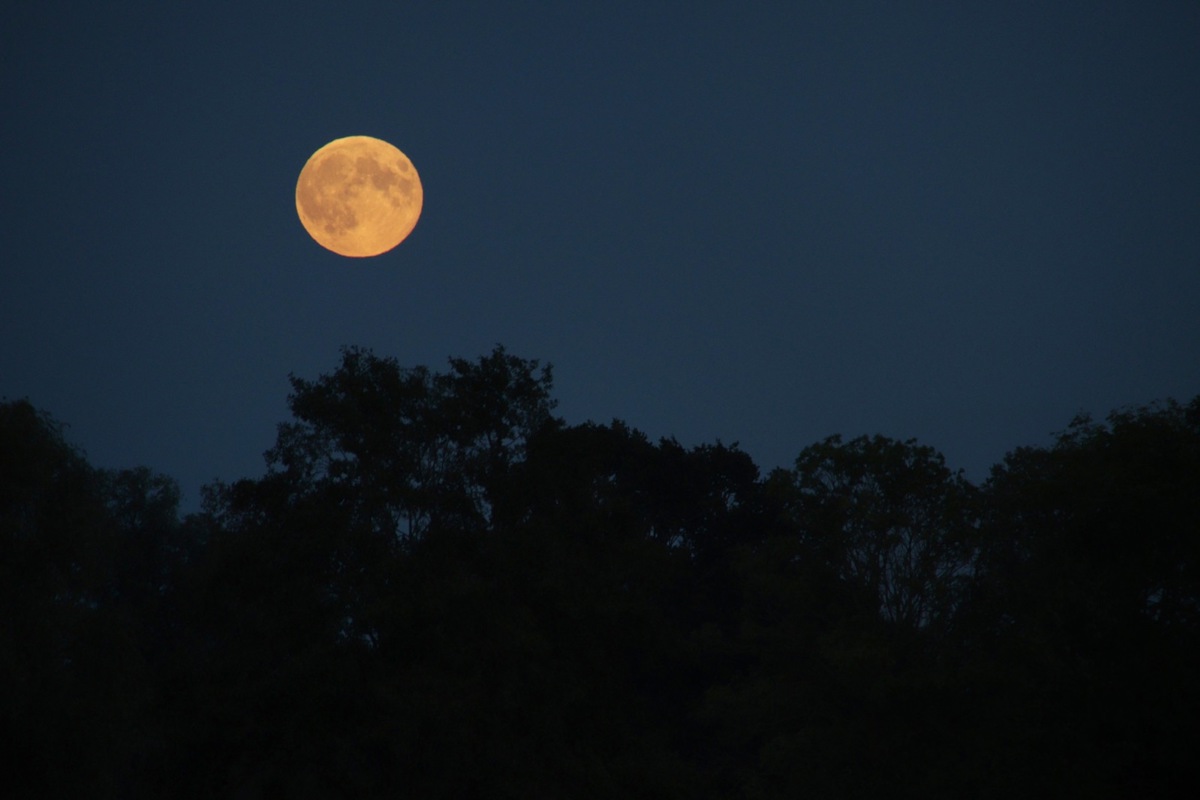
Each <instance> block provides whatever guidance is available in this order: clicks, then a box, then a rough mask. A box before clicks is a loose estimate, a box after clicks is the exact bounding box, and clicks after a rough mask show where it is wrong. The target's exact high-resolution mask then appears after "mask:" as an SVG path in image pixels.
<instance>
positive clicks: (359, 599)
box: [0, 347, 1200, 798]
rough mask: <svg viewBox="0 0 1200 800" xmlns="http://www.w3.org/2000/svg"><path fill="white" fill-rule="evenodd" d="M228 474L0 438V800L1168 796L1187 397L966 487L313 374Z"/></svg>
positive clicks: (1197, 495) (1193, 775)
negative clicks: (202, 480)
mask: <svg viewBox="0 0 1200 800" xmlns="http://www.w3.org/2000/svg"><path fill="white" fill-rule="evenodd" d="M289 406H290V409H291V414H292V416H291V419H290V420H288V421H286V422H284V423H283V424H281V425H280V427H279V431H278V437H277V440H276V443H275V445H274V447H272V448H271V449H270V450H269V451H268V453H267V454H266V465H265V470H264V472H263V474H262V475H261V476H260V477H258V478H253V479H247V480H241V481H237V482H234V483H232V484H220V483H218V484H215V485H213V486H210V487H208V489H207V497H206V501H205V505H204V508H203V510H202V511H201V512H200V513H196V514H191V515H188V516H186V517H182V518H181V515H180V513H179V489H178V487H177V486H176V484H175V483H174V481H172V480H171V479H170V478H169V477H167V476H164V475H160V474H157V473H155V472H153V471H152V470H150V469H147V468H145V467H138V468H133V469H125V470H103V469H97V468H95V467H92V466H91V465H90V464H89V463H88V461H87V459H86V457H85V456H84V455H83V454H82V453H81V452H80V451H79V450H77V449H76V448H75V447H73V446H72V445H71V444H70V443H69V442H67V441H66V439H65V437H64V435H63V428H62V426H61V425H60V424H58V423H57V422H56V421H54V420H53V419H52V418H51V417H49V416H48V415H47V414H45V413H44V412H42V411H39V410H38V409H36V408H35V407H34V406H33V405H31V404H30V403H29V402H28V401H24V400H18V401H14V402H4V403H0V577H2V578H3V580H2V581H0V587H2V588H0V597H2V598H3V609H0V611H2V614H0V619H2V622H0V664H2V665H3V667H2V668H3V670H4V674H3V675H2V676H0V678H2V681H0V685H2V688H0V693H2V696H3V703H2V706H0V707H2V708H3V712H4V715H3V720H4V725H5V735H6V741H8V742H10V743H11V747H12V749H11V751H10V752H11V753H12V754H13V755H15V759H13V762H14V763H16V764H17V767H16V768H15V769H14V770H11V771H10V774H9V775H8V777H7V778H6V784H7V788H9V789H11V791H10V792H8V795H9V796H13V797H44V796H87V797H101V798H102V797H121V798H135V797H143V796H145V797H158V796H163V795H166V796H172V797H191V796H195V797H212V796H224V797H237V798H267V797H280V796H287V797H321V798H329V797H347V798H350V797H354V798H362V797H397V796H417V797H455V798H461V797H530V796H534V797H538V796H546V797H555V796H559V797H584V798H586V797H596V798H602V797H603V798H606V797H643V796H644V797H680V798H683V797H687V798H697V797H699V798H704V797H712V798H731V797H733V798H739V797H740V798H775V797H780V798H783V797H787V798H791V797H797V796H836V797H853V796H877V795H880V794H884V793H886V794H888V795H889V796H895V795H900V796H913V797H922V798H928V797H938V796H948V797H961V796H973V797H1011V796H1014V795H1018V794H1030V793H1039V794H1041V793H1045V792H1050V791H1055V792H1058V793H1063V794H1071V795H1078V796H1091V797H1144V796H1158V797H1167V796H1185V795H1186V793H1187V792H1188V791H1189V790H1190V789H1194V787H1195V785H1197V784H1198V779H1200V775H1197V767H1196V766H1195V759H1194V758H1193V755H1192V753H1191V750H1190V742H1191V741H1194V740H1195V739H1196V738H1197V735H1198V734H1200V730H1198V729H1200V690H1198V688H1197V683H1196V680H1195V675H1194V673H1195V669H1196V665H1197V664H1200V563H1198V557H1200V398H1197V399H1195V400H1192V401H1191V402H1190V403H1186V404H1182V403H1178V402H1175V401H1166V402H1164V403H1161V404H1158V405H1154V406H1148V407H1143V408H1133V409H1123V410H1118V411H1116V412H1114V413H1112V414H1111V415H1110V416H1109V417H1108V418H1106V419H1105V420H1103V421H1095V420H1092V419H1090V418H1086V417H1081V418H1078V419H1076V420H1074V421H1072V422H1071V423H1070V425H1069V426H1068V427H1067V428H1066V429H1065V430H1064V431H1063V432H1062V433H1061V434H1059V435H1058V436H1057V438H1056V439H1055V440H1054V441H1053V443H1052V444H1050V445H1049V446H1045V447H1018V448H1016V449H1014V450H1013V451H1011V452H1010V453H1009V454H1008V455H1007V456H1006V457H1005V458H1004V460H1003V461H1002V462H1001V463H1000V464H997V465H996V466H995V467H994V468H993V469H992V472H991V474H990V476H989V477H988V479H987V480H986V481H984V482H983V483H982V484H980V485H975V484H972V483H971V482H970V481H968V480H967V479H966V478H965V477H964V476H963V475H962V473H956V472H953V471H951V470H950V469H949V468H948V467H947V466H946V464H945V460H944V458H943V457H942V455H941V454H940V453H938V452H937V451H936V450H934V449H933V448H931V447H929V446H926V445H922V444H920V443H919V442H916V441H912V440H907V441H899V440H895V439H890V438H888V437H886V436H881V435H874V436H859V437H857V438H851V439H843V438H842V437H839V436H832V437H829V438H827V439H825V440H823V441H820V442H817V443H814V444H811V445H809V446H807V447H804V448H802V449H801V450H800V451H799V455H798V457H797V459H796V461H795V464H794V466H793V467H791V468H788V469H777V470H774V471H772V472H771V473H770V474H768V475H766V476H763V475H761V474H760V471H759V469H758V467H757V466H756V465H755V464H754V462H753V461H752V459H751V458H750V457H749V456H748V455H747V454H746V453H744V452H743V451H741V450H740V449H739V448H738V447H737V446H736V445H725V444H722V443H719V442H717V443H713V444H702V445H699V446H694V447H686V446H684V445H682V444H680V443H679V442H677V441H675V440H673V439H662V440H659V441H657V442H656V441H652V440H650V439H649V438H648V437H647V436H645V435H644V434H643V433H641V432H639V431H637V430H636V429H634V428H632V427H630V426H629V425H628V424H626V423H624V422H622V421H619V420H613V421H611V422H609V423H607V424H600V423H596V422H585V423H582V424H568V423H567V422H566V421H565V420H563V419H561V418H558V417H556V416H554V407H555V406H554V400H553V383H552V371H551V369H550V367H549V366H542V365H540V364H539V363H538V362H537V361H532V360H525V359H521V358H517V357H515V356H512V355H510V354H509V353H507V352H506V351H505V350H504V349H503V348H500V347H497V348H496V349H495V350H493V351H492V352H491V353H490V354H488V355H486V356H483V357H481V358H479V359H477V360H474V361H470V360H464V359H451V360H450V362H449V365H448V369H446V370H444V371H441V372H437V371H434V370H431V369H428V368H426V367H402V366H401V365H400V364H399V363H398V362H396V361H395V360H394V359H391V358H385V357H380V356H377V355H375V354H374V353H372V352H371V351H369V350H365V349H361V348H348V349H346V350H345V351H343V353H342V357H341V361H340V363H339V364H338V365H337V366H336V367H335V369H334V370H333V371H332V372H330V373H329V374H326V375H322V376H319V377H317V378H315V379H307V378H298V377H293V378H292V393H291V395H290V397H289Z"/></svg>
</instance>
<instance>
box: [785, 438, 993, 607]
mask: <svg viewBox="0 0 1200 800" xmlns="http://www.w3.org/2000/svg"><path fill="white" fill-rule="evenodd" d="M788 479H790V481H791V483H792V486H793V487H794V490H795V498H794V501H793V513H794V514H795V515H796V521H797V524H798V525H799V527H800V528H801V529H802V531H803V535H805V536H807V537H809V538H810V539H811V540H812V541H813V543H814V544H815V546H816V550H817V551H818V552H820V553H822V555H823V557H824V558H826V559H827V560H828V561H829V563H830V564H832V565H834V566H835V567H836V569H837V571H838V572H839V574H840V575H841V576H842V577H843V578H844V579H845V580H847V581H850V582H851V583H853V584H855V585H857V586H860V587H862V588H863V589H864V590H865V591H866V592H867V594H868V596H869V597H871V598H872V599H873V600H874V602H875V603H877V604H878V608H879V611H880V613H881V614H882V615H883V618H884V619H886V620H888V621H891V622H896V623H899V624H901V625H905V626H910V627H914V628H924V627H927V626H930V625H938V624H941V623H943V622H945V621H946V620H947V619H948V618H949V616H950V615H952V614H953V613H954V611H955V608H956V606H957V602H958V598H959V595H960V591H961V588H962V586H963V584H964V582H965V581H966V580H967V579H968V578H969V576H970V571H971V564H972V558H973V556H974V549H975V541H974V540H975V536H974V533H975V529H976V520H975V513H976V511H975V508H974V506H973V495H974V487H972V486H971V484H970V483H969V482H968V481H967V480H966V479H965V478H964V477H963V476H962V474H961V472H960V473H952V472H951V471H950V470H949V469H948V468H947V467H946V465H945V459H944V458H943V457H942V455H941V454H940V453H938V452H936V451H935V450H934V449H933V448H931V447H927V446H922V445H918V444H917V443H916V442H915V441H913V440H909V441H906V442H899V441H896V440H894V439H888V438H886V437H882V436H874V437H870V438H868V437H865V436H863V437H859V438H856V439H853V440H851V441H849V442H843V441H842V440H841V437H840V436H832V437H829V438H827V439H825V440H824V441H823V442H820V443H818V444H814V445H810V446H809V447H806V448H805V449H804V450H803V451H802V452H801V453H800V456H799V457H798V458H797V459H796V466H795V469H794V470H792V471H791V473H790V474H777V475H776V476H775V480H777V481H779V480H788Z"/></svg>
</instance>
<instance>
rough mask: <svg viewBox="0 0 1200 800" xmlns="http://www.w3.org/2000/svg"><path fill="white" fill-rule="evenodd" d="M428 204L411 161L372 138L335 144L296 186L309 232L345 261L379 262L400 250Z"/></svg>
mask: <svg viewBox="0 0 1200 800" xmlns="http://www.w3.org/2000/svg"><path fill="white" fill-rule="evenodd" d="M424 201H425V193H424V191H423V190H422V189H421V179H420V178H419V177H418V176H417V170H416V169H415V168H414V167H413V165H412V162H411V161H409V160H408V156H406V155H404V153H401V152H400V151H399V150H397V149H396V148H395V147H393V146H392V145H390V144H388V143H387V142H385V141H383V140H382V139H375V138H372V137H370V136H347V137H345V138H344V139H334V140H333V141H332V142H330V143H329V144H327V145H325V146H324V147H322V148H321V149H320V150H318V151H317V152H315V153H313V154H312V157H311V158H309V159H308V163H307V164H305V165H304V169H302V170H300V179H299V180H298V181H296V213H297V214H299V215H300V222H301V224H303V225H304V229H305V230H306V231H308V233H309V235H310V236H312V237H313V238H314V239H316V240H317V243H318V244H319V245H321V246H322V247H324V248H327V249H329V250H332V251H333V252H335V253H338V254H339V255H343V256H353V257H357V258H362V257H366V256H377V255H379V254H380V253H386V252H387V251H388V250H391V249H392V248H393V247H395V246H396V245H398V244H400V242H402V241H404V238H405V237H406V236H408V234H410V233H412V229H413V228H414V227H415V226H416V224H417V217H419V216H421V206H422V204H423V203H424Z"/></svg>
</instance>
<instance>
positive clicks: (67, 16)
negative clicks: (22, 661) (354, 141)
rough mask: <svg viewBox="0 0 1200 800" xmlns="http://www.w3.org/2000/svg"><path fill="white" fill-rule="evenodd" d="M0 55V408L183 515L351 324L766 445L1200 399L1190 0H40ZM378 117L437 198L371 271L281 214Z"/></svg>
mask: <svg viewBox="0 0 1200 800" xmlns="http://www.w3.org/2000/svg"><path fill="white" fill-rule="evenodd" d="M0 79H2V83H0V145H2V146H3V153H4V165H5V166H4V179H3V187H4V206H3V208H4V211H3V213H2V214H0V226H2V227H0V231H2V234H3V244H2V249H0V396H6V397H8V398H9V399H15V398H18V397H28V398H29V399H30V400H32V401H33V402H34V403H35V404H36V405H38V406H39V407H41V408H44V409H46V410H48V411H50V412H51V413H52V414H54V415H55V416H56V417H58V418H59V419H61V420H63V421H65V422H67V423H69V425H70V428H69V430H68V436H69V438H70V439H71V440H72V441H74V442H76V443H77V444H79V445H80V446H82V447H83V448H84V449H85V451H86V452H87V454H88V456H89V457H90V458H91V459H92V460H93V462H94V463H96V464H98V465H101V466H110V467H118V466H132V465H136V464H145V465H148V466H151V467H153V468H155V469H157V470H160V471H163V472H166V473H168V474H171V475H173V476H175V477H176V478H178V479H179V480H180V481H181V484H182V486H183V489H184V492H185V494H186V504H187V505H188V506H189V507H192V506H194V504H195V502H196V499H197V496H198V489H199V486H200V484H201V483H203V482H206V481H208V480H210V479H213V478H218V477H219V478H222V479H226V480H232V479H235V478H238V477H242V476H245V475H256V474H259V473H260V472H261V470H262V460H261V453H262V451H263V450H265V449H266V448H267V447H269V446H270V445H271V443H272V442H273V440H274V432H275V425H276V424H277V423H278V422H281V421H283V420H284V419H286V396H287V393H288V388H289V387H288V383H287V375H288V373H289V372H294V373H296V374H298V375H301V376H305V377H315V376H316V375H318V374H320V373H323V372H328V371H330V370H332V369H333V368H334V367H335V366H336V364H337V360H338V349H339V347H340V346H342V345H349V344H357V345H364V346H369V347H372V348H374V349H375V350H376V352H378V353H380V354H383V355H391V356H395V357H396V358H397V359H399V360H400V362H401V363H403V364H408V365H415V364H427V365H429V366H431V367H434V368H439V369H440V368H442V367H444V365H445V363H446V358H447V357H449V356H463V357H467V358H475V357H476V356H479V355H483V354H485V353H487V352H489V351H490V350H491V348H492V347H493V345H495V344H496V343H502V344H504V345H505V346H506V347H507V348H508V350H509V351H510V352H512V353H514V354H516V355H520V356H523V357H527V358H538V359H541V360H543V361H550V362H552V363H553V364H554V366H555V370H556V385H557V397H558V399H559V401H560V405H559V412H560V413H561V414H562V415H563V416H564V417H565V418H566V419H567V420H568V421H569V422H572V423H574V422H582V421H584V420H587V419H594V420H596V421H600V422H607V421H609V420H611V419H612V418H614V417H618V418H621V419H624V420H626V421H628V422H629V423H630V424H631V425H633V426H635V427H637V428H640V429H642V430H644V431H646V432H647V433H648V434H649V435H651V436H652V437H658V436H667V435H674V436H676V437H677V438H678V439H679V440H680V441H681V442H682V443H684V444H685V445H694V444H700V443H703V442H712V441H715V440H717V439H718V438H719V439H721V440H722V441H725V442H727V443H728V442H733V441H737V442H740V443H741V445H742V447H743V448H744V449H745V450H746V451H747V452H749V453H750V454H751V455H752V456H753V457H754V459H755V460H756V461H757V462H758V464H759V465H760V466H761V467H763V468H764V470H765V469H769V468H771V467H774V466H778V465H784V464H789V463H790V462H791V461H792V459H793V458H794V457H795V456H796V454H797V453H798V452H799V451H800V449H801V448H803V447H804V446H805V445H807V444H810V443H812V442H814V441H817V440H818V439H820V438H822V437H824V436H826V435H828V434H831V433H836V432H840V433H843V434H845V435H847V436H854V435H857V434H861V433H883V434H886V435H889V436H893V437H896V438H908V437H916V438H918V439H919V440H921V441H922V442H923V443H926V444H930V445H933V446H935V447H937V448H938V449H940V450H941V451H942V452H943V453H945V454H946V456H947V459H948V461H949V463H950V465H951V466H952V467H955V468H959V467H961V468H964V469H966V470H967V472H968V475H969V477H971V478H972V479H975V480H979V479H982V478H983V477H984V476H985V475H986V470H987V467H988V466H989V465H990V464H992V463H994V462H996V461H998V460H999V459H1000V458H1001V457H1002V456H1003V454H1004V453H1005V452H1006V451H1007V450H1010V449H1012V448H1013V447H1015V446H1017V445H1021V444H1042V443H1046V442H1047V441H1049V434H1050V433H1051V432H1052V431H1055V430H1059V429H1061V428H1063V427H1065V425H1066V424H1067V422H1068V421H1069V420H1070V418H1071V417H1072V416H1073V415H1074V414H1075V413H1076V412H1079V411H1089V412H1093V413H1096V414H1103V413H1105V412H1107V411H1108V410H1110V409H1112V408H1114V407H1118V406H1123V405H1127V404H1140V403H1145V402H1149V401H1151V400H1154V399H1156V398H1162V397H1168V396H1171V397H1176V398H1178V399H1181V400H1182V399H1187V398H1190V397H1192V396H1194V395H1195V394H1197V393H1200V3H1196V2H1193V1H1192V0H1188V1H1187V2H1177V3H1167V2H1150V1H1149V0H1139V1H1138V2H1120V3H1116V2H1055V3H1045V2H1036V3H1035V2H1028V3H1024V2H1005V3H996V2H978V3H974V2H966V1H965V0H957V1H956V2H920V3H905V2H872V3H856V2H848V0H834V1H833V2H820V3H799V2H779V3H758V2H746V1H745V0H743V1H742V2H728V3H699V2H697V3H670V4H667V3H655V2H646V0H639V2H632V3H603V4H601V3H550V2H547V3H493V2H477V3H476V2H473V3H452V2H423V3H405V2H393V3H334V2H295V3H289V4H279V3H232V2H231V3H202V4H186V5H185V4H182V3H161V2H155V3H149V2H146V3H135V2H128V0H127V1H126V2H121V3H99V2H74V3H56V2H36V3H35V2H20V3H10V4H7V6H6V10H5V11H3V12H0ZM353 134H367V135H372V136H377V137H380V138H383V139H386V140H388V141H390V142H392V143H393V144H395V145H396V146H398V147H399V148H400V149H402V150H404V151H405V152H406V153H407V154H408V155H409V156H410V157H411V158H412V160H413V162H414V164H415V165H416V167H417V169H418V170H419V171H420V174H421V178H422V181H423V183H424V186H425V209H424V213H423V215H422V218H421V221H420V222H419V224H418V225H417V228H416V230H415V231H414V233H413V235H412V236H411V237H410V238H409V239H408V240H407V241H405V242H404V243H403V244H402V245H401V246H400V247H399V248H397V249H396V250H394V251H392V252H391V253H388V254H386V255H384V256H382V257H379V258H376V259H369V260H350V259H343V258H340V257H338V256H335V255H333V254H331V253H329V252H327V251H325V250H323V249H322V248H320V247H319V246H317V245H316V244H315V243H314V242H313V241H312V240H311V239H309V237H308V236H307V235H306V234H305V232H304V230H303V229H302V228H301V226H300V223H299V221H298V220H297V218H296V213H295V208H294V201H293V191H294V187H295V181H296V177H297V175H298V174H299V171H300V168H301V167H302V166H303V165H304V162H305V160H306V159H307V158H308V156H309V155H311V154H312V152H313V151H314V150H316V149H317V148H318V147H320V146H321V145H323V144H325V143H326V142H328V141H329V140H331V139H334V138H337V137H340V136H347V135H353Z"/></svg>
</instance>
